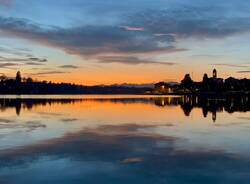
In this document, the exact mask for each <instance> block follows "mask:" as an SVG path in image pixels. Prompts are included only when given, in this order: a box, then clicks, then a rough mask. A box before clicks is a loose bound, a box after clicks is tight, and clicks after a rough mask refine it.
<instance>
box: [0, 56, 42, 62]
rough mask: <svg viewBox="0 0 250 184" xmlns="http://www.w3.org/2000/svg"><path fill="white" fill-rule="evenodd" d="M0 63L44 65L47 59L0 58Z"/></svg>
mask: <svg viewBox="0 0 250 184" xmlns="http://www.w3.org/2000/svg"><path fill="white" fill-rule="evenodd" d="M0 62H38V63H45V62H47V59H43V58H35V57H31V58H29V57H28V58H25V57H20V58H12V57H3V56H0Z"/></svg>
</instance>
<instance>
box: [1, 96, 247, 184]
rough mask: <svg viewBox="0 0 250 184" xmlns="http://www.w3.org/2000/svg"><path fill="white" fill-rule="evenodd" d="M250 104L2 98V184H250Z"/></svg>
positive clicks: (167, 99)
mask: <svg viewBox="0 0 250 184" xmlns="http://www.w3.org/2000/svg"><path fill="white" fill-rule="evenodd" d="M249 103H250V102H249V99H248V98H243V99H228V100H216V101H215V100H208V99H207V100H204V99H196V98H192V99H190V98H184V97H150V96H23V97H22V98H20V97H16V96H1V97H0V110H1V112H0V183H1V184H20V183H25V184H36V183H39V184H40V183H41V184H44V183H46V184H47V183H51V184H57V183H58V184H64V183H67V184H78V183H79V184H83V183H91V184H92V183H94V184H97V183H108V184H113V183H119V184H123V183H124V184H128V183H136V184H140V183H142V184H145V183H146V184H147V183H150V184H154V183H157V184H158V183H159V184H162V183H170V184H180V183H181V184H186V183H197V184H201V183H202V184H204V183H222V184H225V183H226V184H230V183H237V184H238V183H240V184H244V183H247V184H248V183H249V181H250V154H249V153H250V105H249Z"/></svg>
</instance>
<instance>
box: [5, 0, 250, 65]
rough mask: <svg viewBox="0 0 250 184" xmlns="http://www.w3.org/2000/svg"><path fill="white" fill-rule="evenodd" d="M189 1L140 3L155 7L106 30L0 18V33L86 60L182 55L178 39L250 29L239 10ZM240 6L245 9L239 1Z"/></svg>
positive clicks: (222, 4)
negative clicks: (142, 55)
mask: <svg viewBox="0 0 250 184" xmlns="http://www.w3.org/2000/svg"><path fill="white" fill-rule="evenodd" d="M194 2H195V3H180V2H179V3H173V2H172V3H170V2H169V3H170V5H171V6H170V5H169V6H166V8H165V9H163V6H160V5H161V4H168V3H166V2H165V3H164V2H163V1H157V2H156V3H149V2H147V3H145V4H154V6H153V7H152V8H151V9H149V8H148V7H147V8H138V11H132V12H131V11H129V14H128V15H127V16H121V17H120V21H119V22H116V23H114V24H107V25H105V23H104V24H96V23H95V24H92V25H81V23H79V24H78V26H76V27H68V28H62V27H55V26H54V27H52V26H44V25H39V24H36V23H34V22H31V21H29V20H27V19H19V18H11V17H9V18H6V17H0V30H1V31H2V34H6V35H7V36H11V37H16V38H22V39H27V40H30V41H33V42H36V43H38V44H43V45H46V46H50V47H56V48H59V49H62V50H64V51H65V52H66V53H68V54H73V55H79V56H82V57H84V58H86V59H89V58H91V59H93V58H94V59H96V58H97V57H99V56H102V55H111V56H113V57H115V56H117V55H120V56H123V57H124V56H126V57H134V55H137V56H136V57H138V55H140V54H149V55H152V54H162V53H173V52H182V51H185V50H187V49H185V48H177V43H178V41H179V40H180V39H183V38H184V39H185V38H197V39H200V38H217V39H220V38H224V37H226V36H231V35H234V34H241V33H245V32H248V31H249V30H250V15H249V13H248V12H247V11H246V10H245V9H244V11H239V10H240V8H239V7H237V6H235V8H232V7H234V6H233V5H235V3H233V2H231V1H230V3H226V2H222V1H219V3H215V1H211V2H214V3H212V4H213V6H211V2H210V3H207V2H202V3H201V1H198V0H197V1H196V0H195V1H194ZM94 4H95V3H94ZM118 4H119V3H118ZM142 4H143V3H142ZM145 4H144V5H145ZM172 4H173V6H172ZM164 7H165V6H164ZM240 7H250V6H249V3H247V2H244V1H241V5H240ZM228 10H232V11H228ZM92 13H93V12H92ZM236 25H237V26H236ZM135 62H138V61H137V60H135ZM141 62H143V61H141ZM127 63H129V61H128V62H127ZM145 63H147V61H146V62H145Z"/></svg>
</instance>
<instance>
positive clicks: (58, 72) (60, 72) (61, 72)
mask: <svg viewBox="0 0 250 184" xmlns="http://www.w3.org/2000/svg"><path fill="white" fill-rule="evenodd" d="M65 73H70V72H64V71H57V70H54V71H47V72H37V73H32V74H30V75H34V76H35V75H55V74H65Z"/></svg>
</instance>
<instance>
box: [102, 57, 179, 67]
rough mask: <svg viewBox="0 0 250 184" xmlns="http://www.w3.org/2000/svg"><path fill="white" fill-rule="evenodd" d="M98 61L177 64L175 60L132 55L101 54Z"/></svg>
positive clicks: (131, 63) (130, 63)
mask: <svg viewBox="0 0 250 184" xmlns="http://www.w3.org/2000/svg"><path fill="white" fill-rule="evenodd" d="M98 61H99V62H100V63H123V64H129V65H137V64H161V65H170V66H171V65H175V64H176V63H174V62H160V61H152V60H147V59H140V58H138V57H132V56H130V57H129V56H100V57H98Z"/></svg>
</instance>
